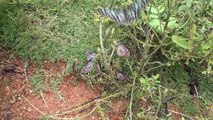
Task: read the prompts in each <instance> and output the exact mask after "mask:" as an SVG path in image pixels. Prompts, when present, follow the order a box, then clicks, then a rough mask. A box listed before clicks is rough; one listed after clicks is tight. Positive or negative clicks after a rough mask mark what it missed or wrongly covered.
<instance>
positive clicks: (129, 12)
mask: <svg viewBox="0 0 213 120" xmlns="http://www.w3.org/2000/svg"><path fill="white" fill-rule="evenodd" d="M148 1H149V0H136V1H135V2H133V3H132V4H130V5H129V6H127V8H124V9H115V8H107V7H101V8H100V9H99V10H98V11H99V13H100V14H101V15H102V16H106V17H109V18H110V19H112V20H114V21H115V22H117V23H119V24H121V25H127V24H128V23H130V22H132V21H134V20H136V19H138V18H139V16H140V12H141V9H142V8H144V7H145V6H146V4H147V3H148Z"/></svg>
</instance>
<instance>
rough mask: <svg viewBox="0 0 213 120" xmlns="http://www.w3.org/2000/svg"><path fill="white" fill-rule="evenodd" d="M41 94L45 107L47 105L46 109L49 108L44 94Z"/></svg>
mask: <svg viewBox="0 0 213 120" xmlns="http://www.w3.org/2000/svg"><path fill="white" fill-rule="evenodd" d="M40 94H41V98H42V100H43V101H44V105H45V107H48V106H47V102H46V100H45V99H44V95H43V92H42V91H41V92H40Z"/></svg>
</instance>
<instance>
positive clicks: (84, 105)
mask: <svg viewBox="0 0 213 120" xmlns="http://www.w3.org/2000/svg"><path fill="white" fill-rule="evenodd" d="M121 94H123V92H122V91H121V92H119V93H115V94H113V95H110V96H106V97H104V98H97V99H94V100H92V101H89V102H85V103H86V104H85V103H83V104H81V105H80V106H77V107H75V108H74V109H71V110H69V111H65V112H63V113H61V114H56V115H53V116H61V115H65V114H68V113H71V112H74V111H77V110H80V109H82V108H85V107H87V106H90V105H92V104H94V103H97V102H101V101H103V100H106V99H109V98H113V97H116V96H119V95H121Z"/></svg>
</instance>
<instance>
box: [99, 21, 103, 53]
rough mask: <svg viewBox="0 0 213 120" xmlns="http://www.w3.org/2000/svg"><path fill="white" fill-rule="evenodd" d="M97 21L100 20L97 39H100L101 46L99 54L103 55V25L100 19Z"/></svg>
mask: <svg viewBox="0 0 213 120" xmlns="http://www.w3.org/2000/svg"><path fill="white" fill-rule="evenodd" d="M99 20H100V29H99V39H100V44H101V52H102V54H104V44H103V37H102V28H103V25H102V20H101V18H99Z"/></svg>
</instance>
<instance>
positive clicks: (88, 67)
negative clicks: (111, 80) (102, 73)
mask: <svg viewBox="0 0 213 120" xmlns="http://www.w3.org/2000/svg"><path fill="white" fill-rule="evenodd" d="M92 69H93V61H87V63H86V64H85V65H84V66H83V68H82V69H81V73H82V74H87V73H89V72H91V71H92Z"/></svg>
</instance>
